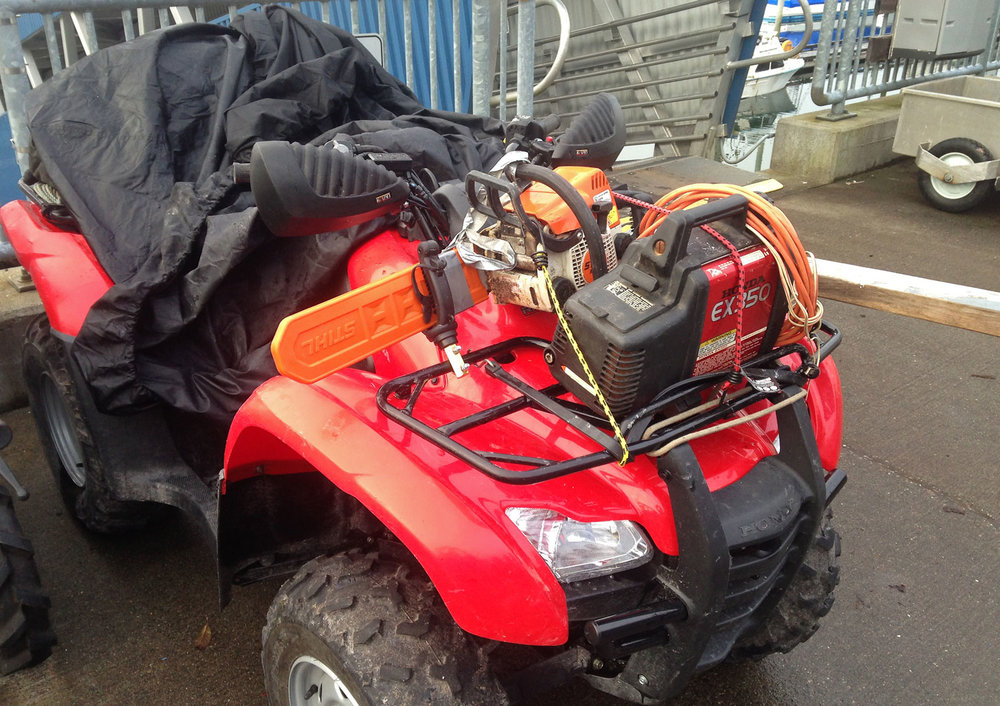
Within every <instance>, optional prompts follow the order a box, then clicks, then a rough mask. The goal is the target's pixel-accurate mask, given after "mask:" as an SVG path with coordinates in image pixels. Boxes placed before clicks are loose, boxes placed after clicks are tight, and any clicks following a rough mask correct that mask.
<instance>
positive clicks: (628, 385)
mask: <svg viewBox="0 0 1000 706" xmlns="http://www.w3.org/2000/svg"><path fill="white" fill-rule="evenodd" d="M748 205H749V203H748V201H747V199H746V198H745V197H743V196H741V195H734V196H729V197H727V198H724V199H719V200H715V201H710V202H708V203H706V204H705V205H702V206H696V207H694V208H690V209H686V210H677V211H673V212H671V213H670V214H669V215H668V216H667V217H666V219H665V220H664V221H663V223H662V224H661V225H660V226H659V228H657V229H656V231H655V232H654V233H653V234H652V235H649V236H647V237H643V238H639V239H637V240H636V241H635V242H633V243H632V244H630V245H629V246H628V248H627V249H626V251H625V253H624V254H623V256H622V258H621V262H620V263H619V265H618V267H616V268H614V269H613V270H611V271H610V272H608V273H607V274H606V275H604V276H602V277H600V278H598V279H596V280H595V281H594V282H592V283H589V284H588V285H587V286H585V287H582V288H580V289H578V290H576V291H575V292H574V293H573V294H572V295H570V296H569V298H568V299H567V300H566V302H565V306H564V310H565V317H566V320H567V322H568V324H569V326H570V328H571V329H572V331H573V335H574V337H575V339H576V341H577V343H578V345H579V347H580V349H581V352H582V354H583V357H584V358H585V359H586V361H587V364H588V366H589V367H590V369H591V372H592V373H593V375H594V378H595V379H596V381H597V384H598V386H599V387H600V389H601V392H603V394H604V397H605V399H606V401H607V403H608V405H609V408H610V410H611V412H612V413H613V414H614V415H615V416H616V417H618V418H620V417H622V416H624V415H628V414H629V413H631V412H633V411H635V410H636V409H638V408H640V407H641V406H642V405H644V404H646V403H647V402H649V401H650V400H651V399H652V397H653V395H654V394H656V393H657V392H658V391H660V390H663V389H664V388H666V387H668V386H669V385H671V384H673V383H675V382H677V381H679V380H682V379H685V378H688V377H691V376H693V375H701V374H703V373H710V372H714V371H719V370H725V369H726V368H729V367H731V366H732V364H733V361H734V359H735V353H736V345H737V341H736V335H737V319H738V317H739V316H740V315H742V335H741V339H740V346H741V355H742V357H743V358H744V359H745V358H749V357H751V356H754V355H757V354H758V353H763V352H766V351H768V350H770V349H771V348H773V347H774V343H775V341H776V340H777V337H778V334H779V332H780V330H781V327H782V323H783V321H784V318H785V313H786V309H787V304H786V301H785V296H784V292H783V289H782V287H781V282H780V279H779V273H778V266H777V264H776V262H775V258H774V255H773V254H772V252H771V251H770V250H769V249H768V248H767V247H765V245H764V244H763V243H762V242H761V240H760V239H759V238H758V237H756V236H755V235H754V234H753V233H752V232H749V231H748V229H747V223H746V221H747V209H748ZM713 230H714V231H715V232H716V233H717V234H718V235H720V236H722V238H724V239H725V240H728V241H729V242H730V243H731V244H732V245H733V246H734V248H735V250H736V251H737V252H738V254H739V258H740V261H741V263H742V265H743V270H744V282H743V287H742V295H741V294H740V287H739V277H738V270H737V266H736V263H735V261H734V257H733V254H732V253H731V251H730V250H729V248H728V247H727V246H726V245H725V244H724V243H723V242H721V241H720V240H719V239H717V238H716V237H715V235H713V234H712V233H711V231H713ZM544 355H545V360H546V362H547V363H548V364H549V368H550V370H551V373H552V375H553V376H554V377H555V378H556V379H557V380H558V381H559V382H560V383H562V384H563V386H565V388H566V389H567V390H568V391H570V392H572V393H573V394H574V395H576V397H577V398H579V399H580V400H581V401H582V402H584V403H585V404H587V405H588V406H589V407H591V408H592V409H594V410H595V411H597V412H600V413H602V414H603V411H602V408H601V406H600V403H599V401H598V399H597V394H596V391H595V390H594V387H593V385H591V383H590V382H589V380H588V376H587V374H586V372H585V371H584V370H583V367H582V365H581V363H580V360H579V356H578V355H577V353H576V352H575V351H574V350H573V347H572V345H571V344H570V341H569V340H568V339H567V336H566V333H565V331H564V329H563V327H562V326H560V327H558V328H557V329H556V333H555V335H554V337H553V340H552V344H551V346H549V347H548V348H547V349H546V351H545V354H544Z"/></svg>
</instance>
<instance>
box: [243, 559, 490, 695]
mask: <svg viewBox="0 0 1000 706" xmlns="http://www.w3.org/2000/svg"><path fill="white" fill-rule="evenodd" d="M262 641H263V650H262V652H261V661H262V663H263V667H264V679H265V684H266V688H267V695H268V700H269V702H270V703H271V704H272V706H307V704H309V703H312V701H310V700H309V699H310V698H311V696H313V695H315V694H316V693H317V691H325V692H326V694H327V697H328V698H329V695H330V692H331V691H335V693H336V694H337V695H338V696H339V697H340V700H334V703H338V704H339V703H343V704H352V703H353V704H356V705H357V706H373V705H374V704H398V706H410V705H412V706H416V705H417V704H437V703H441V704H463V705H466V706H473V705H476V706H478V705H480V704H481V705H482V706H487V705H490V706H492V705H493V704H506V703H508V698H507V695H506V693H505V692H504V691H503V689H502V688H501V687H500V685H499V683H498V681H497V680H496V678H495V677H494V676H493V675H492V673H491V672H490V671H489V669H488V665H487V660H486V655H485V653H484V651H483V650H482V649H481V648H480V647H478V646H476V645H475V644H474V643H473V642H472V640H471V639H470V637H469V636H468V635H467V634H466V633H464V632H463V631H462V630H461V629H460V628H459V627H458V626H457V625H456V624H455V622H454V621H453V620H452V619H451V616H450V615H449V614H448V612H447V609H445V607H444V604H443V603H442V601H441V599H440V598H439V597H438V595H437V592H436V591H435V590H434V586H433V584H431V582H430V580H429V579H427V577H426V576H425V575H424V574H423V572H422V571H420V570H419V569H418V568H416V567H415V566H413V567H411V566H410V565H409V564H408V563H406V562H403V563H400V562H396V561H392V560H387V559H384V558H382V557H380V556H379V554H378V553H377V552H376V553H371V554H361V553H359V552H350V553H343V554H337V555H334V556H331V557H320V558H318V559H314V560H313V561H311V562H309V563H307V564H306V565H305V566H303V567H302V568H301V569H300V570H299V572H298V573H297V574H296V575H295V576H294V577H293V578H292V579H291V580H289V581H288V582H287V583H285V585H284V586H282V588H281V590H280V591H279V592H278V595H277V596H276V597H275V599H274V602H273V603H272V604H271V608H270V610H269V611H268V614H267V623H266V625H265V626H264V630H263V634H262ZM323 703H326V701H324V702H323Z"/></svg>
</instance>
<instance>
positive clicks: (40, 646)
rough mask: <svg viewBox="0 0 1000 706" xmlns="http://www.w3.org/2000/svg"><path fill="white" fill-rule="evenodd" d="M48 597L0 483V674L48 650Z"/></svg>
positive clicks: (38, 658) (42, 656)
mask: <svg viewBox="0 0 1000 706" xmlns="http://www.w3.org/2000/svg"><path fill="white" fill-rule="evenodd" d="M55 642H56V638H55V636H54V635H53V634H52V631H51V630H50V629H49V598H48V596H46V595H45V593H43V592H42V585H41V582H40V581H39V578H38V569H37V568H36V567H35V552H34V550H33V549H32V548H31V542H29V541H28V540H27V539H26V538H25V537H24V535H23V534H22V532H21V525H20V523H18V521H17V517H16V516H15V515H14V501H13V499H12V498H11V497H10V493H8V492H7V489H6V488H4V487H3V486H0V674H10V673H11V672H14V671H17V670H18V669H22V668H23V667H29V666H31V665H33V664H38V663H39V662H41V661H42V660H44V659H45V658H46V657H48V656H49V655H50V654H52V645H54V644H55Z"/></svg>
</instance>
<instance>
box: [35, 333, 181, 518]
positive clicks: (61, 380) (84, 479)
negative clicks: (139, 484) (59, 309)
mask: <svg viewBox="0 0 1000 706" xmlns="http://www.w3.org/2000/svg"><path fill="white" fill-rule="evenodd" d="M22 356H23V357H22V365H23V368H24V379H25V382H26V384H27V388H28V401H29V403H30V404H31V411H32V414H33V416H34V418H35V426H36V427H37V428H38V436H39V438H40V439H41V441H42V446H43V447H44V449H45V458H46V460H47V461H48V464H49V468H50V469H51V470H52V473H53V475H54V476H55V479H56V483H58V484H59V491H60V494H61V495H62V498H63V501H64V502H65V503H66V506H67V507H68V508H69V509H70V512H71V513H72V514H73V516H74V517H75V518H76V519H77V520H79V521H80V523H81V524H83V526H84V527H86V528H87V529H88V530H91V531H93V532H100V533H103V534H110V533H117V532H127V531H130V530H135V529H141V528H143V527H146V526H147V525H149V524H150V523H151V522H152V521H154V520H157V519H159V518H160V517H162V515H163V513H164V508H163V507H162V506H159V505H156V504H155V503H139V502H128V501H122V500H117V499H115V498H114V497H113V495H112V494H111V490H110V488H109V487H108V482H107V479H106V476H105V473H104V466H103V464H102V463H101V458H100V455H99V454H98V452H97V449H96V448H94V444H93V441H92V438H93V435H92V434H91V433H90V429H89V427H88V425H87V420H86V418H85V417H84V415H83V413H82V411H81V406H80V402H79V399H78V398H77V394H76V387H75V386H74V384H73V379H72V377H71V376H70V372H69V368H68V361H67V359H66V356H67V353H66V348H65V346H63V345H62V344H61V343H60V342H59V341H57V340H56V339H55V338H54V337H53V335H52V332H51V328H50V326H49V320H48V318H46V317H45V315H42V316H39V317H38V318H36V319H34V320H33V321H32V322H31V323H30V324H28V328H27V330H26V331H25V334H24V349H23V351H22Z"/></svg>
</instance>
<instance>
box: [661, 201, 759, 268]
mask: <svg viewBox="0 0 1000 706" xmlns="http://www.w3.org/2000/svg"><path fill="white" fill-rule="evenodd" d="M749 208H750V201H749V200H748V199H747V198H746V197H745V196H741V195H740V194H733V195H732V196H727V197H726V198H724V199H717V200H715V201H709V202H708V203H706V204H704V205H702V206H695V207H694V208H686V209H678V210H676V211H671V212H670V214H669V215H668V216H667V217H666V219H665V220H664V221H663V224H662V225H661V226H660V227H659V228H657V230H656V232H655V233H654V234H653V235H652V237H653V238H656V239H657V240H662V241H663V242H664V247H669V251H666V250H663V251H661V250H659V248H658V247H657V246H656V245H655V244H654V247H653V252H654V253H657V254H659V253H660V252H664V253H665V254H666V259H665V260H664V261H663V266H666V267H671V266H673V264H674V263H675V262H677V261H678V260H679V259H680V258H682V257H684V256H685V255H687V252H688V242H689V241H690V240H691V231H693V230H694V229H695V228H700V227H701V226H704V225H707V224H709V223H714V222H715V221H721V220H725V219H727V218H731V219H737V218H738V219H739V220H738V221H736V223H735V225H737V226H738V227H739V229H741V230H742V229H744V228H746V220H747V210H748V209H749Z"/></svg>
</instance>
